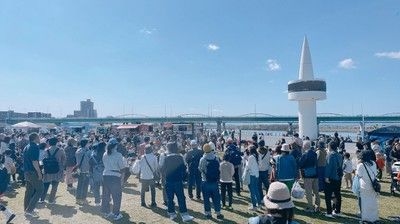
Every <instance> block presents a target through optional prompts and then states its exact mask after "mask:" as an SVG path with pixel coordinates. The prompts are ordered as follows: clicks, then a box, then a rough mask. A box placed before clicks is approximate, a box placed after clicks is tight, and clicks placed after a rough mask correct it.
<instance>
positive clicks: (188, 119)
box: [0, 114, 400, 125]
mask: <svg viewBox="0 0 400 224" xmlns="http://www.w3.org/2000/svg"><path fill="white" fill-rule="evenodd" d="M22 121H29V122H33V123H55V124H61V123H65V122H85V123H86V122H93V123H102V124H106V123H165V122H171V123H217V124H219V125H221V124H225V123H273V124H277V123H297V122H298V117H297V116H270V115H267V116H266V115H263V116H226V117H225V116H218V117H211V116H176V117H145V116H143V117H106V118H10V119H6V120H2V121H0V122H2V123H7V124H15V123H18V122H22ZM317 121H318V124H321V123H357V124H358V123H360V122H363V121H364V122H365V123H400V114H397V115H393V116H361V115H358V116H342V115H336V114H334V115H333V116H332V114H327V115H326V116H325V115H323V116H320V115H319V116H318V117H317Z"/></svg>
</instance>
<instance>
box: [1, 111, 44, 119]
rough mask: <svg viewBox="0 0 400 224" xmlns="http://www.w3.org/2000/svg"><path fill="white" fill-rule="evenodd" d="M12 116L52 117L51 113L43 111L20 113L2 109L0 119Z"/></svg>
mask: <svg viewBox="0 0 400 224" xmlns="http://www.w3.org/2000/svg"><path fill="white" fill-rule="evenodd" d="M12 118H51V114H50V113H42V112H28V113H18V112H14V111H13V110H8V111H0V120H7V119H12Z"/></svg>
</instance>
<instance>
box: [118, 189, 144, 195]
mask: <svg viewBox="0 0 400 224" xmlns="http://www.w3.org/2000/svg"><path fill="white" fill-rule="evenodd" d="M122 192H123V193H125V194H132V195H140V191H137V190H135V189H132V188H127V187H126V188H124V189H122Z"/></svg>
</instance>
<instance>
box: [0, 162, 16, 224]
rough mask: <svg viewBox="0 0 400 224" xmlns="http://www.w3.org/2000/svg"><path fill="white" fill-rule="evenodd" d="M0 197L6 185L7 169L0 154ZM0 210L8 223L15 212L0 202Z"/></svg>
mask: <svg viewBox="0 0 400 224" xmlns="http://www.w3.org/2000/svg"><path fill="white" fill-rule="evenodd" d="M0 157H1V158H0V198H1V196H2V195H3V193H4V192H5V191H6V190H7V187H8V177H9V174H8V171H7V169H6V168H5V167H4V157H3V156H1V155H0ZM0 211H1V212H2V213H3V214H4V216H5V220H6V223H10V222H11V220H13V219H14V218H15V214H14V213H13V212H12V211H11V210H9V209H7V207H6V206H5V205H3V204H2V203H0Z"/></svg>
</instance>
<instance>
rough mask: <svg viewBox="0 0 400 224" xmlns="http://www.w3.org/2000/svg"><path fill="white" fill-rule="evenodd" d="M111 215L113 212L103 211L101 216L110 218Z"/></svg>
mask: <svg viewBox="0 0 400 224" xmlns="http://www.w3.org/2000/svg"><path fill="white" fill-rule="evenodd" d="M113 216H114V214H113V213H112V212H110V213H103V217H104V218H106V219H108V218H111V217H113Z"/></svg>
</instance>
